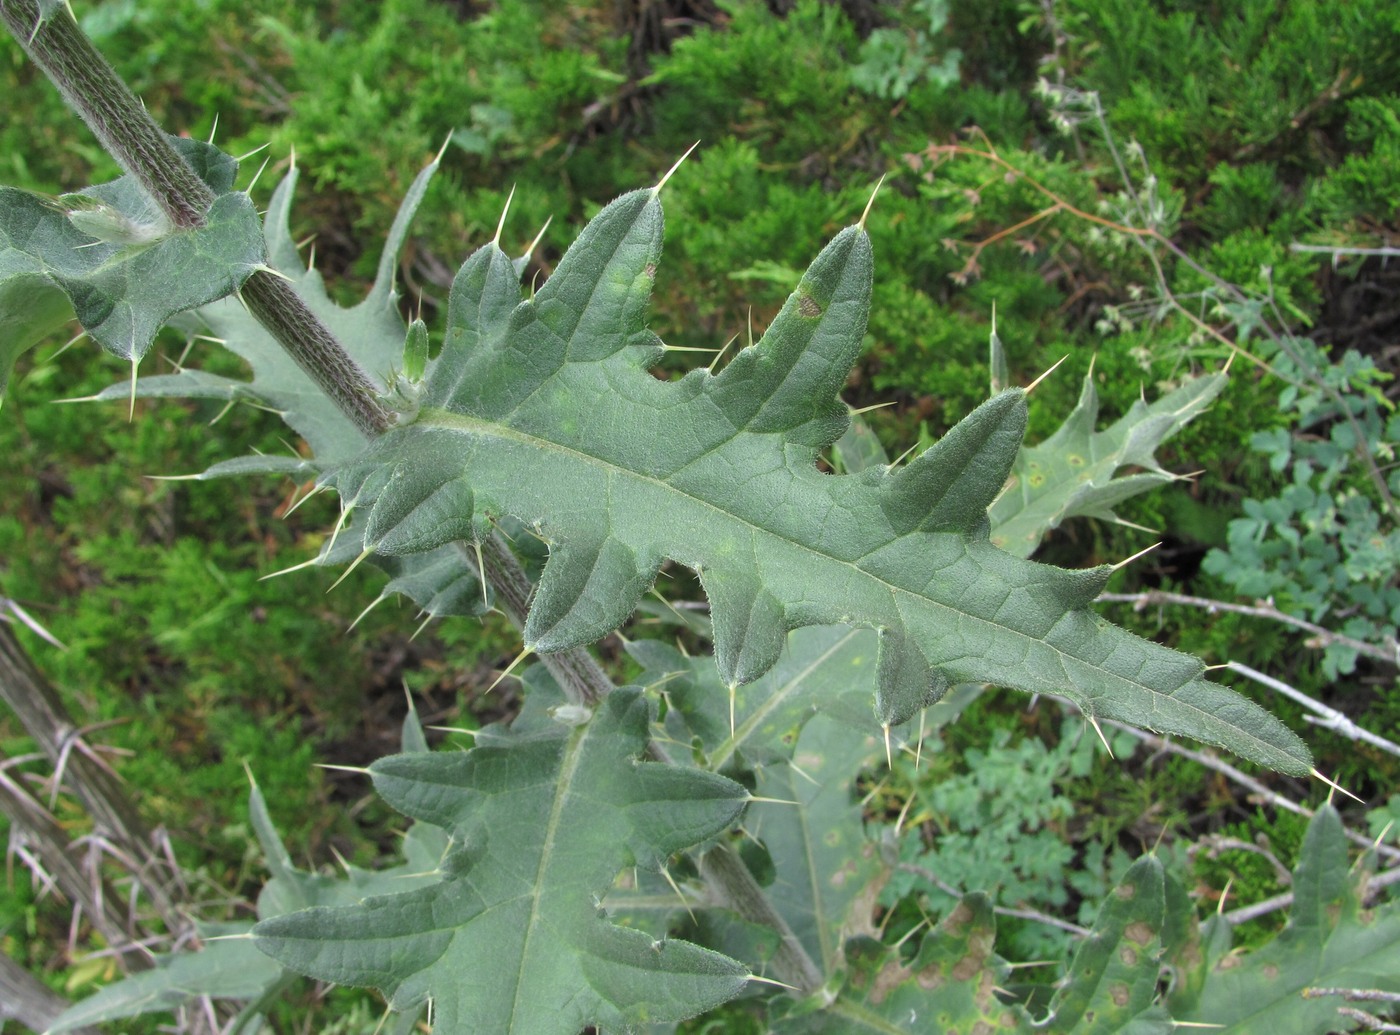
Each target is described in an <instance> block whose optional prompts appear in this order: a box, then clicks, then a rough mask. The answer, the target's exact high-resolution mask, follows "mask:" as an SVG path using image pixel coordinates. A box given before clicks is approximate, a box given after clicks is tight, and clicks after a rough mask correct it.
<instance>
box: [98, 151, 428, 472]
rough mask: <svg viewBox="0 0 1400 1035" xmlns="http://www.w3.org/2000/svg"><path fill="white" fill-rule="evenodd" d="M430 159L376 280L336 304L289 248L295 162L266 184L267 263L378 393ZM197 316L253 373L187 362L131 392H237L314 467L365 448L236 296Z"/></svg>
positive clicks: (114, 392)
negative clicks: (286, 431)
mask: <svg viewBox="0 0 1400 1035" xmlns="http://www.w3.org/2000/svg"><path fill="white" fill-rule="evenodd" d="M436 169H437V163H436V162H434V163H433V164H431V165H429V166H428V167H427V168H425V169H424V170H423V171H422V172H420V173H419V174H418V176H417V178H416V179H415V180H414V181H413V185H412V186H411V187H410V188H409V191H408V194H407V195H406V196H405V198H404V200H403V203H402V205H400V207H399V212H398V215H397V216H396V217H395V220H394V225H393V227H392V229H391V230H390V233H389V236H388V239H387V240H386V241H385V244H384V249H383V251H382V252H381V253H380V258H379V264H378V272H377V275H376V277H375V281H374V284H373V285H372V286H371V287H370V290H369V292H368V293H367V294H366V295H365V297H364V298H363V299H361V300H360V301H359V302H358V303H356V304H355V305H353V306H349V307H344V306H341V305H338V304H337V303H336V302H335V301H334V300H333V299H332V298H331V297H330V295H329V294H328V293H327V291H326V287H325V283H324V281H323V280H322V279H321V275H320V274H319V273H318V272H317V271H316V270H315V269H311V268H308V267H307V265H306V264H305V263H304V262H303V261H302V259H301V257H300V255H298V253H297V248H296V243H295V242H294V241H293V239H292V234H291V207H292V200H293V198H294V196H295V193H296V185H297V179H298V172H297V170H296V169H292V170H291V171H290V172H288V174H287V175H286V177H284V178H283V180H282V182H281V183H280V184H278V186H277V189H276V190H275V191H274V192H273V195H272V200H271V202H270V203H269V204H268V209H267V215H266V218H265V221H264V224H263V228H262V231H261V235H262V236H263V237H264V238H265V247H266V250H267V255H268V264H269V265H270V266H271V267H272V268H273V269H275V270H277V272H278V273H280V274H281V275H282V276H284V277H285V278H287V280H288V281H289V282H290V283H291V284H292V285H293V286H294V287H295V288H296V291H297V294H298V295H300V296H301V299H302V301H303V302H305V303H306V305H307V307H308V308H309V309H310V310H311V311H312V312H313V313H315V315H316V317H317V319H319V320H320V321H321V323H322V324H323V325H324V326H325V327H326V328H327V329H328V330H330V331H331V333H332V334H334V335H335V336H336V339H337V340H338V341H339V342H340V343H341V344H342V345H343V346H344V347H345V350H346V351H347V352H348V353H349V354H350V356H351V357H352V358H353V359H354V360H355V361H356V363H357V364H358V365H359V366H360V368H361V370H362V371H363V372H364V373H365V375H366V376H367V377H368V378H369V379H370V381H371V383H372V384H374V385H375V386H376V387H377V388H378V389H379V390H380V391H381V393H382V394H384V395H385V396H388V395H389V393H390V385H391V382H392V380H393V376H392V375H393V372H394V371H395V370H396V369H397V367H398V366H399V364H400V363H401V362H402V360H403V344H404V335H405V332H406V325H405V324H404V321H403V318H402V317H401V316H400V315H399V312H398V307H397V301H396V300H397V294H396V292H395V288H394V271H395V269H396V267H397V264H398V258H399V252H400V251H401V249H402V248H403V243H404V240H405V238H406V237H407V234H408V226H409V223H410V221H411V220H412V218H413V214H414V213H415V212H416V211H417V208H418V205H419V203H420V202H421V201H422V199H423V195H424V194H425V193H426V191H427V189H428V185H429V183H430V182H431V180H432V176H433V173H434V172H435V171H436ZM197 318H198V327H197V329H198V330H199V332H200V333H203V334H206V335H208V336H210V337H212V338H215V339H217V340H219V341H221V342H223V344H224V346H225V347H226V348H228V349H229V350H230V351H232V352H234V353H236V354H237V355H238V356H239V357H241V358H242V359H243V360H244V361H246V362H247V364H248V366H249V368H250V370H251V371H252V379H251V380H249V381H239V380H235V379H233V378H226V377H219V376H215V375H211V374H207V373H205V372H203V371H200V370H197V369H187V370H182V371H180V372H178V373H175V374H163V375H158V376H154V377H147V378H142V379H141V380H140V381H139V382H138V384H137V386H136V392H137V394H138V395H142V396H188V397H193V398H205V399H229V400H234V399H238V400H246V401H249V402H253V403H256V404H257V405H259V406H262V407H264V408H266V409H270V410H274V411H276V412H277V413H278V414H279V415H280V416H281V417H282V419H283V420H284V421H286V423H287V425H288V426H289V427H290V428H291V429H292V430H293V431H295V432H296V433H297V434H298V435H300V436H301V437H302V438H303V439H305V440H306V443H307V445H308V446H309V447H310V451H311V454H312V456H313V458H314V460H315V463H316V464H317V465H318V466H317V469H318V470H321V469H324V467H325V466H326V465H328V464H334V463H337V462H339V461H342V460H344V459H345V458H347V457H350V456H353V455H354V454H356V453H357V452H359V451H360V450H361V449H363V448H364V446H365V436H364V434H363V433H362V432H361V431H360V430H359V429H358V428H356V426H355V424H354V423H353V422H352V421H351V420H350V419H349V418H348V417H346V416H345V415H344V414H343V413H341V412H340V410H339V409H338V408H337V406H336V405H335V403H334V402H333V401H332V400H331V399H330V398H329V397H328V396H327V395H326V394H325V393H324V392H323V391H322V390H321V389H320V387H319V386H318V385H317V384H316V382H315V381H313V380H312V379H311V377H310V376H309V375H308V374H307V373H306V372H305V371H303V370H302V369H301V368H300V367H299V366H297V364H296V363H295V362H294V361H293V360H292V358H291V357H290V356H289V355H288V353H287V351H286V350H285V349H284V348H282V346H281V345H279V344H278V343H277V341H276V339H274V338H273V337H272V335H270V334H269V333H268V332H267V331H266V330H265V329H264V328H263V327H262V325H261V324H259V323H258V322H257V320H256V319H254V318H253V316H252V314H250V313H249V312H248V311H247V310H246V309H245V308H244V307H243V306H242V305H240V304H239V303H238V302H237V301H236V300H233V299H228V300H225V301H222V302H218V303H215V304H212V305H207V306H204V307H203V308H202V309H200V310H199V312H198V314H197ZM194 329H195V328H193V327H192V328H190V330H191V331H193V330H194ZM127 391H128V387H127V386H126V385H113V386H112V387H111V388H108V389H107V390H105V391H104V392H102V393H101V394H100V395H99V396H98V398H99V399H116V398H125V395H126V392H127ZM208 473H209V475H210V476H218V475H223V474H233V473H247V472H246V471H238V470H233V469H227V468H218V469H211V471H210V472H208Z"/></svg>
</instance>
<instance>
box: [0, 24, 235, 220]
mask: <svg viewBox="0 0 1400 1035" xmlns="http://www.w3.org/2000/svg"><path fill="white" fill-rule="evenodd" d="M0 17H3V18H4V20H5V26H6V27H7V28H8V29H9V30H10V32H11V33H12V34H13V35H14V37H15V39H17V40H18V41H19V43H20V45H21V46H22V47H24V49H25V51H26V53H28V55H29V58H30V60H32V61H33V62H34V63H35V64H36V65H38V66H39V68H41V69H42V70H43V72H44V74H45V75H46V76H48V77H49V81H50V82H52V83H53V84H54V86H56V87H58V91H59V93H61V94H63V99H64V100H65V101H67V102H68V106H69V107H70V108H72V109H73V110H74V111H75V112H77V113H78V115H79V116H81V117H82V120H83V121H84V122H86V123H87V124H88V128H89V129H91V130H92V132H93V134H94V135H95V136H96V137H97V139H98V141H99V142H100V143H101V144H102V147H103V149H104V150H105V151H106V152H107V153H108V154H109V155H111V156H112V157H113V158H114V159H116V161H117V164H118V165H120V166H121V167H122V169H123V170H124V171H125V172H126V173H128V174H129V175H131V176H133V177H135V178H136V179H137V180H138V181H139V182H140V183H141V185H142V186H143V187H145V188H146V191H147V192H148V193H149V194H150V195H151V197H152V198H153V199H154V200H155V202H156V204H157V205H159V206H160V208H161V211H162V212H164V213H165V215H166V218H168V219H169V220H170V222H171V223H173V224H174V225H175V226H177V227H180V228H181V229H190V228H193V227H199V226H203V225H204V216H205V213H206V212H208V211H209V206H210V205H212V204H213V203H214V192H213V191H212V190H211V189H210V188H209V185H208V184H206V183H205V182H204V181H203V180H201V179H200V178H199V177H198V176H197V175H195V171H194V170H193V169H191V168H190V166H189V163H188V162H186V161H185V160H184V159H183V158H181V157H180V155H179V154H178V153H177V152H176V150H175V149H174V148H173V147H171V146H170V142H169V141H168V140H167V139H166V137H165V134H164V133H163V132H161V130H160V127H159V126H157V125H156V123H155V120H154V119H152V118H151V117H150V115H149V114H147V112H146V109H145V108H143V107H142V106H141V102H140V101H139V100H137V99H136V96H135V94H133V93H132V92H131V90H130V89H129V88H128V87H127V85H126V83H124V82H123V81H122V79H121V77H120V76H118V75H117V73H116V71H115V70H114V69H113V68H112V66H111V65H109V64H108V63H107V61H106V59H105V58H103V56H102V55H101V54H99V53H98V52H97V50H96V48H94V47H93V45H92V43H91V41H90V40H88V38H87V37H86V36H85V35H83V31H82V29H80V28H78V25H77V23H76V22H75V21H73V17H72V15H71V14H69V13H68V10H67V8H62V9H60V10H58V11H56V12H55V13H54V14H52V15H51V16H49V17H48V18H44V17H43V16H42V14H41V12H40V10H39V5H38V4H37V3H36V2H35V0H0Z"/></svg>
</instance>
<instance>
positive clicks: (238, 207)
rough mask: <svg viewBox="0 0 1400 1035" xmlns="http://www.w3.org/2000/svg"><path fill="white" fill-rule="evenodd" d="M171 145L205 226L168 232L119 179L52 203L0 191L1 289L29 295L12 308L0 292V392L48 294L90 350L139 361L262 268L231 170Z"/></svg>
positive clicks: (196, 147) (203, 151)
mask: <svg viewBox="0 0 1400 1035" xmlns="http://www.w3.org/2000/svg"><path fill="white" fill-rule="evenodd" d="M172 140H173V142H174V143H175V145H176V147H177V148H178V149H179V150H180V151H181V153H182V154H183V155H184V156H185V158H186V159H187V160H188V161H189V162H190V164H191V165H192V166H193V167H194V168H195V171H196V172H197V173H198V174H199V175H200V176H201V178H203V179H204V180H205V182H207V183H208V184H209V186H210V187H212V188H213V189H214V190H215V192H216V194H217V197H216V198H215V200H214V204H213V206H212V207H211V208H210V210H209V213H208V225H207V226H204V227H201V228H198V229H191V230H177V229H175V228H174V227H172V226H170V225H169V224H168V223H167V222H166V220H165V217H164V216H163V215H162V214H161V213H160V212H159V211H158V210H156V209H155V206H154V203H153V202H152V201H151V200H150V199H149V198H148V197H147V196H146V195H145V193H144V192H143V191H142V190H141V188H140V187H139V186H138V185H137V183H136V182H135V181H134V180H132V179H131V178H130V177H128V176H123V177H122V178H121V179H118V180H113V181H112V182H110V183H104V184H101V185H99V186H96V187H91V188H89V189H87V190H85V191H83V192H82V193H80V194H70V195H65V196H63V197H60V198H49V197H45V196H43V195H39V194H33V193H31V192H29V191H22V190H16V189H13V188H9V187H0V289H3V287H4V286H5V285H7V284H11V283H14V282H16V281H17V282H18V283H19V284H20V286H21V288H22V290H23V291H25V292H35V294H34V295H33V297H32V298H31V299H30V300H29V301H28V302H27V303H26V304H23V305H21V306H19V307H17V308H14V309H11V308H10V305H9V303H12V302H13V301H14V291H13V290H3V292H2V293H0V304H4V305H5V308H4V309H3V310H0V386H2V385H3V382H4V379H5V378H6V377H7V376H8V373H9V369H10V366H11V364H12V363H13V361H14V359H15V357H16V356H17V355H18V354H19V352H21V351H23V349H25V348H27V347H29V346H30V345H32V344H33V342H34V341H35V340H37V338H36V336H42V334H43V333H47V331H48V330H51V329H52V328H53V324H54V321H55V319H56V312H57V310H56V308H55V307H56V306H57V304H58V303H57V300H56V299H55V298H54V297H53V291H54V290H55V289H56V290H57V291H60V292H62V293H63V295H65V296H66V297H67V299H68V302H69V304H70V305H71V310H69V311H68V312H66V313H65V314H64V315H66V316H69V317H71V316H72V315H73V314H76V316H77V318H78V320H79V322H81V323H82V325H83V327H84V329H86V331H87V332H88V334H89V335H91V336H92V338H93V340H94V341H96V342H97V343H98V344H100V345H101V346H102V347H103V348H105V349H107V350H108V351H109V352H113V353H115V354H116V355H118V356H121V357H123V358H126V359H130V360H138V359H140V358H141V357H142V356H143V355H145V354H146V351H147V350H148V349H149V348H150V347H151V343H152V342H153V341H154V340H155V335H156V332H157V331H158V330H159V329H160V328H161V326H162V325H163V324H165V323H166V322H167V321H168V320H169V319H170V318H171V317H172V316H174V315H175V314H176V313H181V312H184V311H185V310H188V309H193V308H195V307H197V306H201V305H204V304H206V303H208V302H212V301H213V300H214V299H217V298H223V297H224V296H226V295H230V294H232V293H233V292H235V291H237V290H238V287H239V285H240V284H242V283H243V281H244V280H245V279H246V278H247V277H248V275H249V274H250V273H252V272H253V270H254V268H255V267H256V266H257V265H258V264H260V263H261V262H262V261H263V240H262V231H261V228H260V225H259V221H258V214H257V211H256V210H255V209H254V208H253V202H252V200H251V199H250V198H249V197H248V195H246V194H243V193H236V192H234V191H233V189H232V188H233V178H234V175H235V173H236V172H237V163H236V162H234V161H233V159H231V158H229V157H228V156H227V155H225V154H222V153H221V152H219V151H218V150H217V149H215V148H213V147H211V146H209V145H208V144H202V143H199V142H197V141H191V140H182V139H179V138H172Z"/></svg>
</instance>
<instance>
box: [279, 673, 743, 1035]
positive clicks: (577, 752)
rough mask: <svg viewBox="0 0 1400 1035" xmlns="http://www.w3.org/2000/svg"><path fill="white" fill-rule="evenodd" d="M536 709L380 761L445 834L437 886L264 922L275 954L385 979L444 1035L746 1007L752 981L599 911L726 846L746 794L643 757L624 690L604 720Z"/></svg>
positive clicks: (535, 705) (379, 779)
mask: <svg viewBox="0 0 1400 1035" xmlns="http://www.w3.org/2000/svg"><path fill="white" fill-rule="evenodd" d="M544 696H545V695H544V694H543V693H541V692H534V693H532V694H531V697H530V701H531V702H532V704H531V707H530V708H529V709H527V711H526V712H525V713H523V714H522V716H521V717H520V718H519V719H517V720H516V722H515V724H514V725H513V726H512V727H511V729H509V730H498V729H494V728H493V729H490V730H485V731H482V732H481V733H480V734H478V735H477V738H476V744H477V746H476V747H474V748H473V749H472V750H470V751H467V752H464V753H459V754H448V753H437V754H427V755H424V754H408V755H396V756H392V757H390V758H387V759H381V760H380V761H378V762H376V763H375V764H374V765H373V766H372V767H371V770H370V771H371V774H372V776H373V778H374V782H375V787H376V788H377V789H378V791H379V793H380V794H381V795H383V796H384V798H385V799H386V800H387V801H388V802H389V803H390V804H392V805H393V806H394V807H395V808H397V809H399V810H400V811H402V812H404V813H406V814H407V815H410V816H412V817H414V818H416V819H418V820H420V821H421V822H424V823H430V824H432V825H434V826H437V827H440V828H442V829H443V830H444V831H447V832H448V833H449V834H450V836H451V839H452V847H451V849H450V850H449V852H448V854H447V856H446V858H445V859H443V860H442V862H441V864H440V865H439V867H438V868H437V872H436V874H435V876H436V878H437V879H436V881H435V882H434V883H433V884H431V885H430V886H428V887H425V888H421V889H419V890H417V891H410V892H408V893H405V894H399V895H378V896H371V897H368V898H366V899H365V900H364V901H363V902H361V903H359V904H358V905H355V906H351V907H348V908H339V909H327V908H316V909H310V910H306V911H304V912H301V913H296V914H292V915H290V916H285V917H279V918H276V919H272V920H267V921H264V922H262V923H260V924H259V925H258V926H257V927H256V928H255V929H254V935H255V937H256V938H257V943H258V945H259V947H260V948H262V949H263V951H264V952H266V953H268V954H269V955H271V956H272V957H273V958H275V959H277V960H279V961H281V962H282V963H283V964H285V965H286V966H288V967H290V968H292V969H294V970H296V971H299V972H301V973H305V974H308V975H311V976H313V977H317V978H321V979H323V980H327V981H334V982H337V983H340V984H350V985H372V986H374V987H377V988H379V989H381V990H382V991H383V992H384V993H385V995H386V996H388V997H389V1001H390V1005H391V1006H392V1007H393V1008H394V1009H396V1010H407V1009H410V1008H413V1007H416V1006H417V1005H419V1004H422V1003H424V1002H426V1001H427V1000H428V999H431V1000H432V1002H433V1004H434V1006H433V1011H434V1016H435V1019H436V1025H437V1030H438V1031H441V1032H444V1033H448V1032H464V1031H490V1032H503V1033H504V1032H520V1033H526V1032H528V1033H530V1035H550V1033H557V1035H577V1033H578V1032H579V1031H580V1030H582V1029H583V1028H584V1027H586V1026H588V1025H608V1026H614V1027H620V1026H624V1025H628V1024H635V1023H641V1022H643V1021H667V1020H679V1019H683V1018H686V1017H690V1016H693V1015H694V1014H696V1013H699V1012H701V1011H703V1010H705V1009H708V1008H709V1007H711V1006H714V1005H716V1004H718V1003H721V1002H723V1001H725V1000H726V999H729V998H731V997H732V996H733V995H735V994H736V993H737V992H738V991H739V990H740V989H741V988H742V987H743V985H744V983H745V981H746V980H747V971H746V969H745V968H744V967H743V966H741V965H739V964H737V963H735V962H734V961H733V960H730V959H728V958H727V957H724V956H721V955H719V954H717V953H714V952H710V951H709V950H706V949H702V948H699V947H698V946H695V945H691V944H689V943H686V942H681V941H675V940H666V939H656V940H653V939H652V938H651V937H650V936H649V935H646V934H644V933H642V932H640V931H636V930H627V929H625V928H622V927H618V926H616V925H614V924H612V923H610V922H609V921H608V919H607V917H606V916H605V915H600V909H599V902H601V901H602V897H603V895H604V894H605V893H606V892H607V890H608V888H609V887H610V886H611V885H612V883H613V879H614V878H615V876H616V875H617V873H618V871H619V870H620V869H622V868H624V867H627V866H630V865H640V866H644V867H652V868H655V867H657V866H660V865H662V864H663V863H664V862H665V860H666V858H667V856H669V855H670V854H671V853H673V852H676V851H679V850H680V849H682V848H685V847H688V846H690V845H693V844H696V843H697V842H700V841H703V840H705V839H707V838H709V837H712V836H714V835H715V834H717V833H719V832H720V831H722V830H724V829H725V828H727V827H728V826H729V824H730V823H731V822H733V821H734V819H735V818H736V817H737V816H738V815H739V813H740V811H741V810H742V809H743V807H744V804H745V802H746V801H747V800H748V794H747V792H746V791H745V790H744V789H743V788H742V787H741V786H739V785H738V784H735V783H733V782H732V781H730V780H727V779H725V778H723V777H720V776H715V775H713V774H709V773H705V772H702V771H699V770H696V769H685V768H681V767H679V766H670V765H663V764H661V763H656V762H642V761H639V759H640V758H641V756H642V755H643V754H644V752H645V750H646V744H647V738H648V735H649V722H650V708H649V705H648V702H647V701H646V699H645V698H643V697H642V696H641V694H640V693H639V692H638V691H637V690H635V689H620V690H617V691H615V692H614V693H612V694H611V695H609V697H608V698H607V699H606V700H605V701H604V702H603V703H602V704H600V705H599V706H598V708H597V711H596V713H595V714H594V715H592V716H591V718H588V719H583V718H582V717H581V716H579V715H578V714H577V713H576V712H575V711H574V710H570V709H563V708H561V709H557V710H555V712H554V715H555V716H557V718H551V717H550V714H549V713H548V712H547V711H546V710H545V709H544V708H543V706H542V705H541V704H540V703H539V699H540V698H542V697H544Z"/></svg>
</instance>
